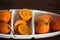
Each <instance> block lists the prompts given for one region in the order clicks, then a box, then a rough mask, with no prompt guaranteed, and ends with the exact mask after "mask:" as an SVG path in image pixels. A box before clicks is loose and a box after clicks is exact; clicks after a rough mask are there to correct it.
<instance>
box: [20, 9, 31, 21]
mask: <svg viewBox="0 0 60 40" xmlns="http://www.w3.org/2000/svg"><path fill="white" fill-rule="evenodd" d="M19 16H20V17H21V19H22V20H24V21H29V20H30V19H31V18H32V12H31V11H30V10H29V9H21V10H19Z"/></svg>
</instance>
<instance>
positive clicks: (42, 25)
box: [35, 15, 60, 34]
mask: <svg viewBox="0 0 60 40" xmlns="http://www.w3.org/2000/svg"><path fill="white" fill-rule="evenodd" d="M35 24H36V28H35V29H36V30H35V31H36V33H38V34H45V33H48V32H50V31H59V30H60V16H56V17H55V18H53V17H52V16H51V15H40V16H37V18H36V19H35Z"/></svg>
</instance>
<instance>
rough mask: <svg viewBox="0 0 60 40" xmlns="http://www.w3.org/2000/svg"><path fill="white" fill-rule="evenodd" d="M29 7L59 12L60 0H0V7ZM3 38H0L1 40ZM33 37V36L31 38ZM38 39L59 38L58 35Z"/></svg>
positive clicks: (52, 39) (55, 39) (49, 39)
mask: <svg viewBox="0 0 60 40" xmlns="http://www.w3.org/2000/svg"><path fill="white" fill-rule="evenodd" d="M20 8H29V9H37V10H44V11H49V12H54V13H57V14H60V0H1V1H0V9H20ZM2 39H3V38H0V40H2ZM32 39H34V38H32ZM3 40H13V39H3ZM39 40H60V35H58V36H54V37H50V38H42V39H39Z"/></svg>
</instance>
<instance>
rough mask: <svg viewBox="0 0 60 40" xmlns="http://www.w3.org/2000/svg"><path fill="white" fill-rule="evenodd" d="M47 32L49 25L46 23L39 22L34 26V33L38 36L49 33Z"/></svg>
mask: <svg viewBox="0 0 60 40" xmlns="http://www.w3.org/2000/svg"><path fill="white" fill-rule="evenodd" d="M49 30H50V25H49V23H48V22H40V23H38V24H37V26H36V33H39V34H44V33H47V32H49Z"/></svg>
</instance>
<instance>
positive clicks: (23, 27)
mask: <svg viewBox="0 0 60 40" xmlns="http://www.w3.org/2000/svg"><path fill="white" fill-rule="evenodd" d="M19 16H20V18H21V19H20V20H17V21H16V22H15V24H14V31H15V32H16V33H18V34H22V35H28V34H31V28H30V27H29V26H28V25H27V22H28V21H29V20H30V19H31V18H32V12H31V11H30V10H29V9H21V10H19Z"/></svg>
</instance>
